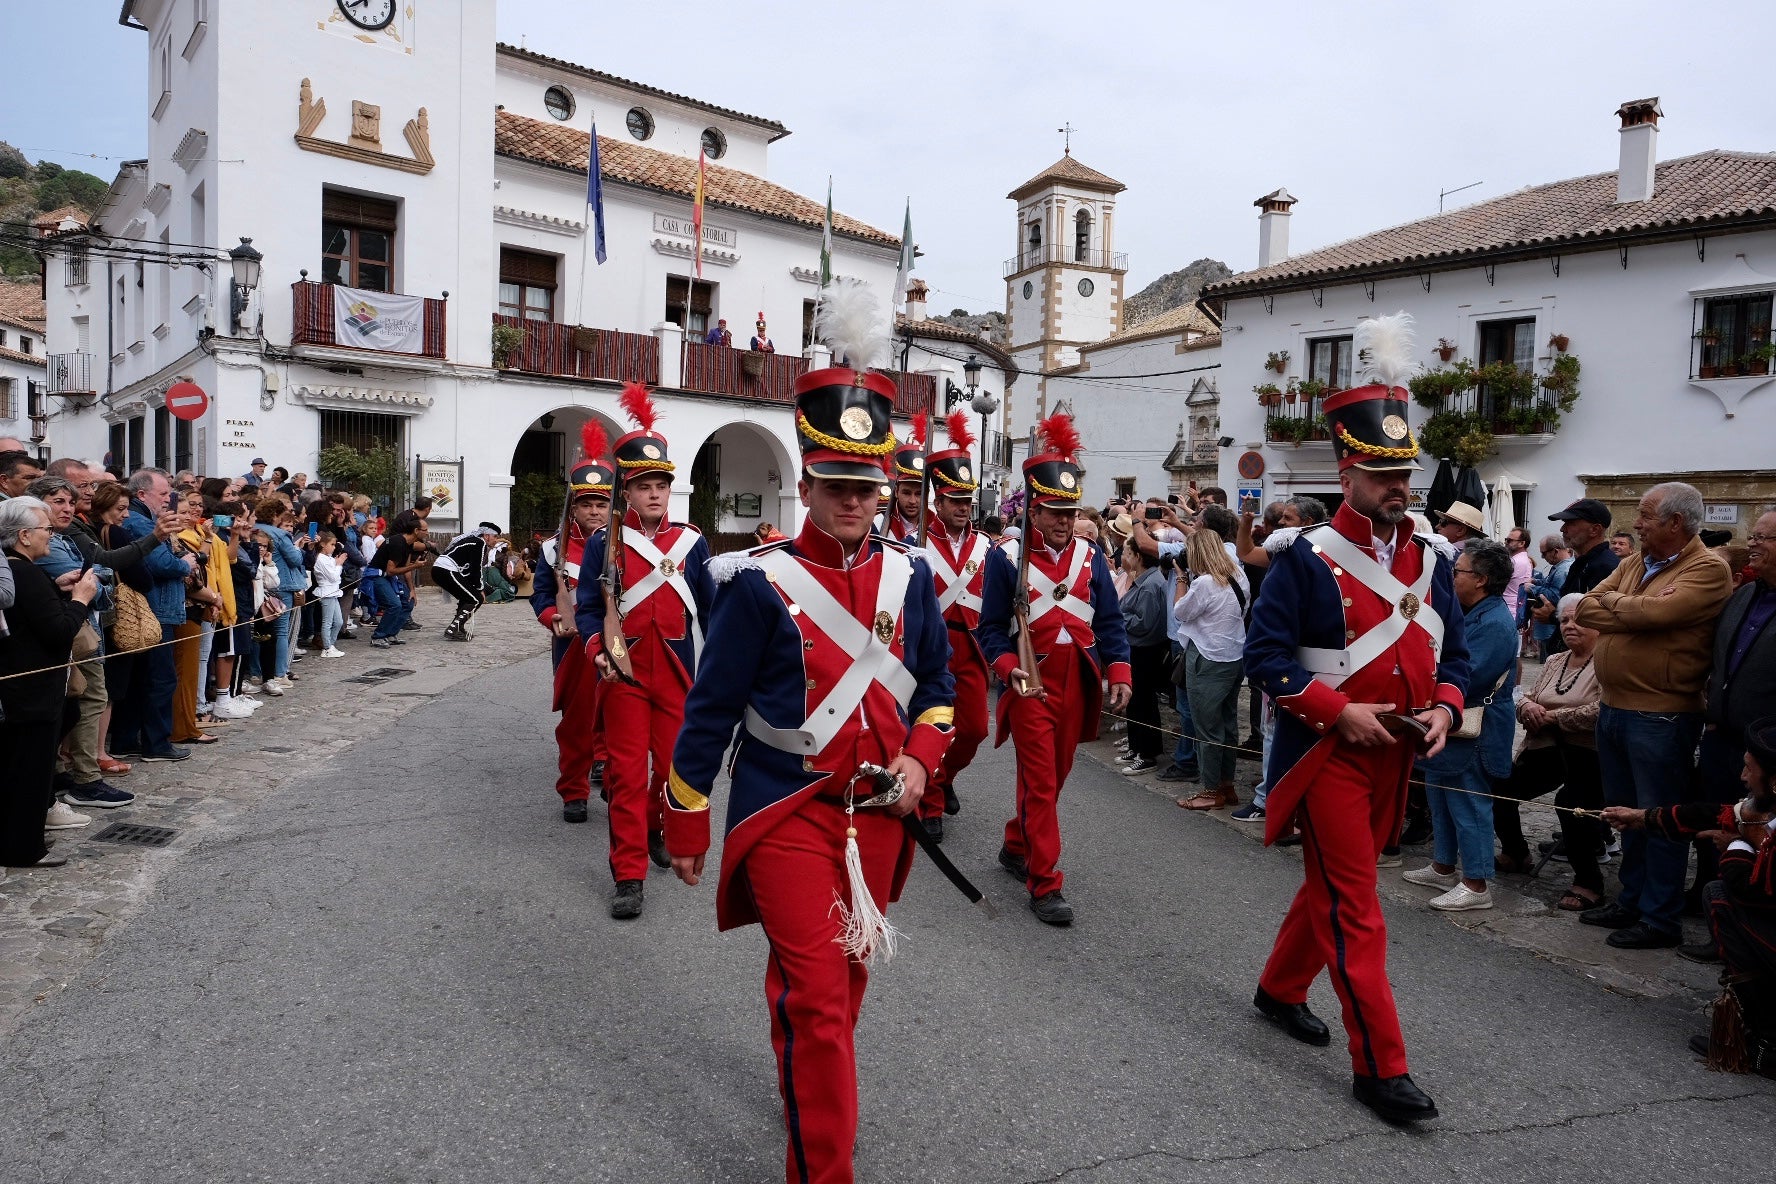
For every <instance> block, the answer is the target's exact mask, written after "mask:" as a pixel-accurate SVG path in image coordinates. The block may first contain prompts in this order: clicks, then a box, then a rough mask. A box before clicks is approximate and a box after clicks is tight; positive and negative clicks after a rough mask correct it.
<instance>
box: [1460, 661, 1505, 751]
mask: <svg viewBox="0 0 1776 1184" xmlns="http://www.w3.org/2000/svg"><path fill="white" fill-rule="evenodd" d="M1509 677H1511V668H1510V667H1509V666H1507V667H1505V672H1504V673H1503V674H1501V675H1499V680H1498V681H1497V682H1495V683H1493V684H1492V690H1490V691H1488V692H1487V693H1486V698H1484V699H1482V700H1480V704H1479V706H1477V707H1464V708H1462V722H1461V727H1459V728H1457V729H1456V730H1455V731H1454V732H1451V733H1450V735H1449V738H1450V739H1451V740H1478V739H1480V727H1481V725H1482V724H1484V723H1485V722H1486V709H1487V708H1488V707H1491V706H1492V700H1493V698H1494V697H1495V696H1497V694H1498V693H1499V688H1501V687H1503V686H1504V685H1505V679H1507V678H1509Z"/></svg>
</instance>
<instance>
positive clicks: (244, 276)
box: [228, 238, 265, 333]
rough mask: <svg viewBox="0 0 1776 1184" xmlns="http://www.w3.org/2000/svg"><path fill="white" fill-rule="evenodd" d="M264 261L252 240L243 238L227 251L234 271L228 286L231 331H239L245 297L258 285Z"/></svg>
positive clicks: (244, 307) (245, 309) (245, 301)
mask: <svg viewBox="0 0 1776 1184" xmlns="http://www.w3.org/2000/svg"><path fill="white" fill-rule="evenodd" d="M264 262H265V256H264V255H261V254H260V253H259V252H258V251H257V250H255V249H254V247H253V240H252V239H250V238H243V239H241V240H240V246H238V247H235V248H233V249H232V250H230V251H229V252H228V264H229V267H231V268H232V269H233V271H234V278H233V279H232V281H231V282H230V286H229V301H228V303H229V320H230V323H231V324H232V326H233V332H235V333H239V332H240V318H241V314H242V313H243V312H246V311H247V297H248V296H250V295H251V294H252V292H253V289H255V288H257V287H258V286H259V272H260V269H261V267H262V266H263V264H264Z"/></svg>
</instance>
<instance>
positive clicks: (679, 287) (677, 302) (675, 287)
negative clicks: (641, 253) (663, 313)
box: [666, 275, 691, 308]
mask: <svg viewBox="0 0 1776 1184" xmlns="http://www.w3.org/2000/svg"><path fill="white" fill-rule="evenodd" d="M690 299H691V281H690V280H688V279H686V278H685V277H684V276H680V275H669V276H667V277H666V307H667V308H683V307H684V306H685V305H686V304H688V303H690Z"/></svg>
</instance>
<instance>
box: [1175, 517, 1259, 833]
mask: <svg viewBox="0 0 1776 1184" xmlns="http://www.w3.org/2000/svg"><path fill="white" fill-rule="evenodd" d="M1185 558H1186V560H1187V562H1188V568H1187V569H1186V570H1185V571H1183V572H1181V573H1180V576H1179V579H1178V580H1177V583H1176V590H1175V592H1174V599H1173V601H1172V619H1173V620H1174V621H1175V622H1177V626H1178V631H1179V635H1180V637H1181V638H1182V640H1183V642H1184V659H1183V661H1184V670H1185V690H1186V693H1187V694H1188V695H1189V698H1190V721H1191V726H1192V727H1193V728H1194V729H1195V732H1196V740H1197V751H1196V760H1197V765H1198V767H1199V768H1200V769H1201V770H1202V792H1200V793H1197V794H1195V795H1191V796H1186V797H1181V798H1179V799H1178V804H1179V805H1180V806H1182V807H1184V808H1185V809H1186V810H1215V809H1219V808H1221V807H1223V806H1237V805H1239V793H1238V792H1237V791H1236V790H1235V788H1234V784H1233V776H1234V758H1235V749H1236V748H1237V747H1238V746H1239V689H1240V682H1241V681H1242V680H1243V679H1244V677H1245V661H1244V654H1245V646H1246V621H1245V613H1246V604H1247V602H1248V600H1249V599H1250V595H1249V593H1248V591H1247V584H1246V575H1245V572H1243V571H1241V570H1240V566H1239V564H1238V563H1237V562H1235V561H1234V559H1233V557H1232V556H1231V555H1229V554H1228V552H1227V547H1226V545H1225V543H1224V541H1223V539H1222V538H1221V536H1220V535H1219V534H1216V533H1215V532H1214V531H1212V530H1209V529H1207V528H1198V529H1197V530H1196V531H1195V532H1194V533H1193V534H1192V535H1191V536H1190V542H1189V543H1188V544H1186V548H1185Z"/></svg>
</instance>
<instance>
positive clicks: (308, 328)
mask: <svg viewBox="0 0 1776 1184" xmlns="http://www.w3.org/2000/svg"><path fill="white" fill-rule="evenodd" d="M334 287H335V285H333V284H324V283H318V282H316V281H314V280H307V279H303V280H297V281H296V282H295V283H293V284H291V285H290V311H291V327H290V344H291V345H322V346H328V347H330V348H337V349H350V350H355V351H356V352H359V353H365V354H402V353H406V354H411V355H413V356H418V357H426V358H442V357H443V356H444V323H445V322H444V306H445V301H443V300H434V299H432V298H431V297H429V296H428V297H425V298H424V299H423V311H422V313H421V316H422V326H421V327H422V332H421V341H420V349H419V350H418V351H409V350H375V349H365V348H364V347H363V346H362V345H361V344H360V342H361V341H362V338H359V339H356V340H354V339H352V338H349V337H341V336H340V335H339V326H338V324H337V322H336V319H335V313H334V296H333V290H334ZM391 295H394V293H391Z"/></svg>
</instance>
